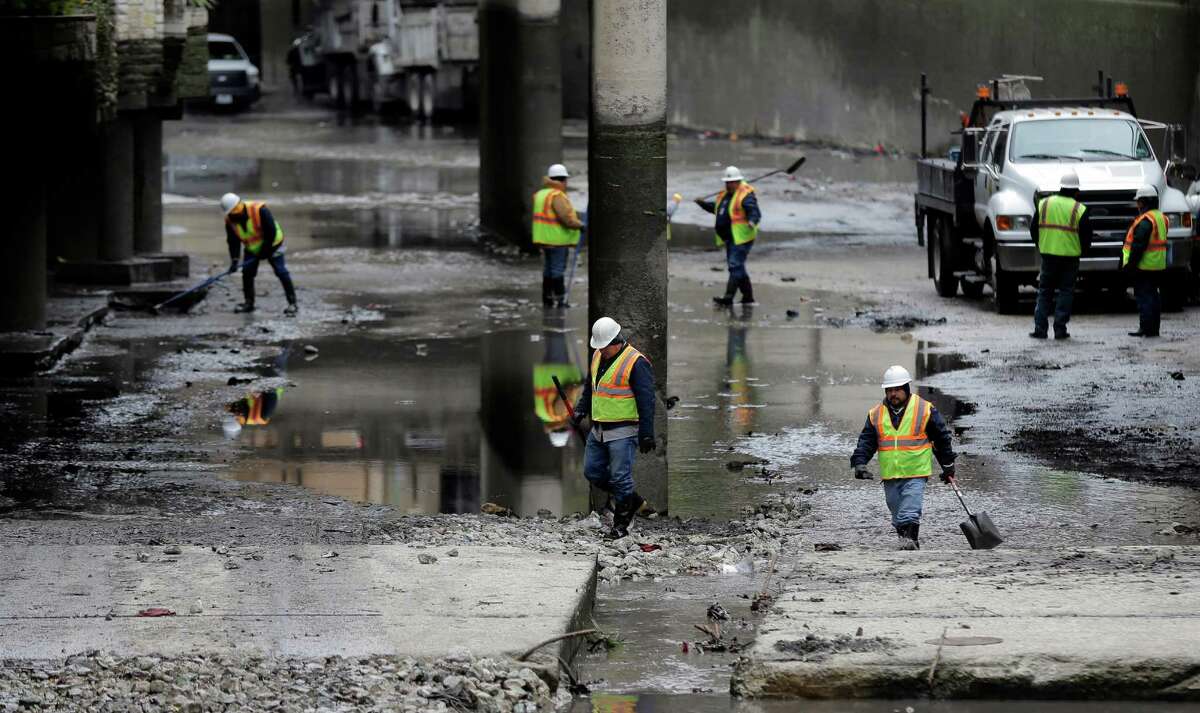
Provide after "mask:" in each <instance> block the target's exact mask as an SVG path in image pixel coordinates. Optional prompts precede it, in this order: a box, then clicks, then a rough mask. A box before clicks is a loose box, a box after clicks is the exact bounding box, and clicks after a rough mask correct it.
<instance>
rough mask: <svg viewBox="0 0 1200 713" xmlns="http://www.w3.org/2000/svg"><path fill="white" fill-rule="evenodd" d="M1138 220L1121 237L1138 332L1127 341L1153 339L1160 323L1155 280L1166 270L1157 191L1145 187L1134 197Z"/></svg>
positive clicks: (1164, 224) (1164, 236)
mask: <svg viewBox="0 0 1200 713" xmlns="http://www.w3.org/2000/svg"><path fill="white" fill-rule="evenodd" d="M1135 198H1136V200H1137V206H1138V213H1139V215H1138V217H1137V219H1136V220H1134V221H1133V225H1131V226H1129V231H1128V232H1127V233H1125V244H1124V245H1123V246H1121V269H1122V270H1125V271H1127V272H1131V273H1133V295H1134V297H1136V298H1137V304H1138V330H1137V331H1136V332H1130V333H1129V336H1131V337H1157V336H1158V327H1159V322H1160V321H1161V320H1162V294H1161V293H1160V292H1159V289H1160V288H1161V285H1159V279H1160V277H1161V275H1162V273H1163V271H1164V270H1166V269H1167V228H1168V225H1167V216H1165V215H1163V212H1162V211H1161V210H1159V209H1158V189H1157V188H1155V187H1154V186H1150V185H1146V186H1142V187H1141V188H1139V189H1138V191H1137V193H1136V194H1135Z"/></svg>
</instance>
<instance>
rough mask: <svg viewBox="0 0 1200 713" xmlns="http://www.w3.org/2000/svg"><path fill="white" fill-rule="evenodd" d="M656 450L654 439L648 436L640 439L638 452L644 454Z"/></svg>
mask: <svg viewBox="0 0 1200 713" xmlns="http://www.w3.org/2000/svg"><path fill="white" fill-rule="evenodd" d="M654 448H655V443H654V439H653V438H650V437H648V436H643V437H642V438H639V439H638V450H639V451H641V452H642V453H649V452H651V451H653V450H654Z"/></svg>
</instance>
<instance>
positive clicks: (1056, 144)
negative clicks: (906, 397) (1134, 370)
mask: <svg viewBox="0 0 1200 713" xmlns="http://www.w3.org/2000/svg"><path fill="white" fill-rule="evenodd" d="M1037 79H1039V78H1036V77H1015V76H1012V75H1006V76H1004V77H1002V78H1000V79H996V80H992V81H991V82H990V83H988V84H983V85H980V86H979V87H977V90H976V98H975V101H974V103H973V104H972V106H971V111H970V113H966V112H963V113H962V128H961V130H959V131H956V132H954V133H955V134H956V136H957V138H958V141H957V143H958V145H957V146H954V147H953V148H951V150H950V151H949V152H948V157H946V158H929V157H928V155H927V146H926V132H927V121H926V117H927V103H926V102H927V97H928V95H929V91H930V90H929V87H928V83H927V80H926V77H925V76H924V75H922V77H921V89H920V96H921V136H922V139H921V155H922V158H920V159H919V160H918V161H917V193H916V195H915V197H914V210H915V217H916V227H917V242H918V244H920V245H922V246H924V247H925V248H926V253H927V257H928V272H929V277H930V278H931V279H932V280H933V284H934V288H935V289H936V290H937V293H938V294H939V295H941V296H942V297H954V296H955V295H956V294H957V293H958V291H959V290H960V289H961V290H962V292H963V294H964V295H966V296H968V297H981V296H983V295H984V293H985V288H990V293H991V300H992V304H993V306H994V308H995V310H996V311H997V312H1000V313H1004V314H1008V313H1013V312H1015V311H1016V310H1017V308H1018V295H1019V290H1020V288H1021V286H1022V285H1033V284H1036V281H1037V276H1038V271H1039V270H1040V268H1041V256H1040V254H1039V253H1038V250H1037V246H1036V245H1035V244H1034V242H1033V238H1032V235H1031V234H1030V230H1029V227H1030V221H1032V220H1033V219H1034V215H1035V214H1036V206H1037V204H1038V202H1039V201H1040V200H1041V199H1042V198H1043V197H1045V196H1047V195H1049V194H1051V193H1054V192H1056V191H1057V190H1058V185H1059V179H1060V178H1061V177H1062V176H1063V175H1064V174H1066V173H1069V172H1072V171H1073V172H1075V173H1076V174H1077V175H1078V176H1079V183H1080V193H1079V197H1078V199H1079V200H1080V201H1082V202H1083V203H1084V204H1085V205H1086V206H1087V207H1088V214H1089V216H1090V222H1091V225H1092V228H1093V240H1092V246H1091V249H1090V250H1089V251H1087V252H1086V253H1085V254H1084V255H1083V256H1082V258H1081V259H1080V271H1079V279H1080V286H1081V288H1083V289H1097V288H1099V289H1103V288H1116V289H1122V290H1123V289H1124V287H1125V285H1126V284H1127V280H1128V278H1127V277H1126V276H1125V275H1124V274H1123V273H1122V272H1121V269H1120V267H1121V246H1122V243H1123V242H1124V239H1125V234H1126V232H1127V231H1128V229H1129V227H1130V225H1132V223H1133V220H1134V218H1136V217H1137V214H1138V211H1137V204H1136V202H1135V200H1134V193H1135V192H1136V191H1137V189H1138V188H1139V187H1141V186H1142V185H1145V184H1149V185H1152V186H1154V187H1156V188H1157V189H1158V193H1159V197H1160V198H1159V207H1160V209H1161V210H1162V211H1163V212H1164V213H1166V215H1167V221H1168V225H1169V229H1168V235H1167V240H1168V243H1167V245H1168V249H1167V273H1166V275H1165V278H1164V284H1163V304H1164V308H1167V309H1178V308H1180V307H1181V306H1182V303H1183V299H1184V296H1185V293H1186V289H1187V284H1188V277H1189V274H1188V268H1189V264H1190V262H1191V254H1192V249H1193V241H1192V232H1193V231H1192V214H1191V211H1190V210H1189V206H1188V203H1187V201H1186V200H1185V196H1184V194H1183V192H1182V191H1180V190H1178V189H1177V188H1174V187H1172V186H1170V185H1168V180H1167V179H1168V176H1169V175H1170V176H1173V177H1176V178H1179V179H1180V180H1192V179H1194V178H1195V169H1194V168H1192V167H1190V166H1188V165H1187V164H1186V163H1184V162H1183V159H1182V158H1180V157H1179V156H1176V155H1175V154H1176V153H1179V154H1180V155H1186V145H1185V144H1186V135H1185V134H1184V133H1183V129H1182V127H1180V126H1172V125H1168V124H1164V123H1160V122H1153V121H1146V120H1143V119H1139V118H1138V116H1137V112H1136V110H1135V107H1134V103H1133V99H1132V98H1131V97H1130V95H1129V92H1128V89H1127V87H1125V86H1124V85H1123V84H1121V83H1117V84H1116V85H1115V86H1114V83H1113V82H1112V80H1111V78H1106V77H1105V76H1104V75H1103V74H1101V75H1100V82H1099V85H1098V87H1097V92H1096V94H1095V95H1093V96H1084V97H1082V98H1076V99H1041V98H1039V99H1035V98H1033V97H1032V92H1031V91H1030V90H1029V86H1028V85H1029V82H1031V81H1034V80H1037ZM1147 130H1155V131H1164V132H1165V134H1164V136H1165V138H1164V140H1163V142H1162V143H1163V146H1164V153H1167V154H1168V158H1167V160H1166V161H1165V165H1163V164H1160V159H1159V157H1158V156H1157V155H1156V154H1155V150H1154V146H1153V145H1152V143H1151V141H1150V140H1149V138H1148V137H1147V135H1146V131H1147Z"/></svg>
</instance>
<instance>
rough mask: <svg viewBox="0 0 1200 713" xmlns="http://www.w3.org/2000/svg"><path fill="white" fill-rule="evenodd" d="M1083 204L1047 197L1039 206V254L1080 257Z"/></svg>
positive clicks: (1070, 199) (1066, 199)
mask: <svg viewBox="0 0 1200 713" xmlns="http://www.w3.org/2000/svg"><path fill="white" fill-rule="evenodd" d="M1082 218H1083V204H1082V203H1080V202H1079V201H1077V200H1075V199H1074V198H1068V197H1067V196H1062V195H1057V194H1055V195H1052V196H1046V197H1045V198H1043V199H1042V203H1041V205H1039V206H1038V252H1040V253H1041V254H1043V255H1061V256H1062V257H1079V256H1080V255H1081V254H1082V252H1083V251H1082V250H1080V247H1079V222H1080V220H1081V219H1082Z"/></svg>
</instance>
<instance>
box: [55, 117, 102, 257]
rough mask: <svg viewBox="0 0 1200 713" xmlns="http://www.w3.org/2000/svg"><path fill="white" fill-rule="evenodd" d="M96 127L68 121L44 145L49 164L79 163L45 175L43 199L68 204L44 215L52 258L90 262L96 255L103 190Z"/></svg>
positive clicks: (66, 164) (67, 164)
mask: <svg viewBox="0 0 1200 713" xmlns="http://www.w3.org/2000/svg"><path fill="white" fill-rule="evenodd" d="M98 130H99V129H98V127H97V126H96V125H95V121H94V120H93V121H92V125H91V126H76V125H71V126H70V127H68V128H67V129H65V130H64V131H62V132H61V133H60V134H59V136H57V137H56V140H55V141H54V142H52V144H53V145H51V146H49V147H48V150H49V151H50V153H51V155H52V156H54V157H55V159H54V161H55V162H54V163H52V164H51V165H62V166H71V165H77V166H80V167H81V169H80V170H78V171H50V172H49V174H48V175H47V177H46V180H47V183H46V201H47V203H48V204H49V205H52V206H70V209H69V210H64V209H59V210H52V211H50V212H49V214H48V215H47V216H46V221H47V222H46V238H47V241H48V246H49V251H50V257H51V258H52V260H54V261H57V260H59V259H62V260H66V261H68V262H94V261H95V260H97V259H99V257H100V225H101V223H102V218H101V214H102V206H103V193H104V191H103V176H102V174H103V171H102V170H101V168H100V167H101V158H100V146H99V144H100V140H99V137H98V133H97V132H98Z"/></svg>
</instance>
